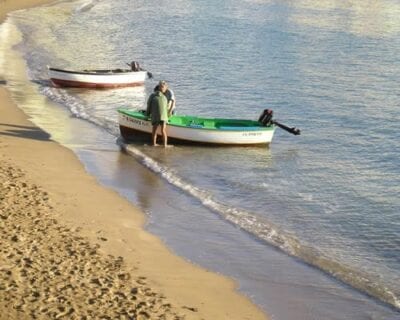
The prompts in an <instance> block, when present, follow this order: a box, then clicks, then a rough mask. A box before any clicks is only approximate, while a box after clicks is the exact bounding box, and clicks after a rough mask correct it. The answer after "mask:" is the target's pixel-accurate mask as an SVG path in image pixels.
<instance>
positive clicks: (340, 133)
mask: <svg viewBox="0 0 400 320" xmlns="http://www.w3.org/2000/svg"><path fill="white" fill-rule="evenodd" d="M0 52H1V55H0V77H1V78H2V80H3V82H5V83H6V86H7V88H8V89H10V90H11V92H12V96H13V98H14V100H15V101H16V102H17V104H18V106H19V107H20V108H21V109H23V110H24V111H25V112H26V113H27V114H28V115H29V116H30V117H31V118H32V120H33V121H34V122H35V123H36V124H37V125H39V126H40V127H42V128H43V129H44V130H46V131H47V132H48V133H50V135H51V137H52V139H53V140H55V141H58V142H59V143H61V144H63V145H64V146H66V147H68V148H70V149H72V150H73V151H74V152H75V153H76V154H77V156H78V157H79V159H80V160H81V161H82V163H83V164H84V165H85V167H86V170H87V171H88V172H90V173H91V174H93V175H94V176H96V177H97V179H98V180H99V181H100V182H101V183H102V184H104V185H105V186H108V187H111V188H113V189H115V190H117V191H118V192H119V193H120V194H122V195H123V196H125V197H126V198H127V199H129V200H130V201H132V203H134V204H135V205H137V206H138V207H140V208H141V209H142V210H143V211H144V212H145V213H146V215H147V216H148V223H147V226H146V228H147V229H148V230H149V231H150V232H152V233H154V234H156V235H157V236H159V237H160V238H161V239H162V240H163V241H164V242H165V243H166V244H167V246H168V247H170V248H171V249H172V250H173V251H174V252H176V253H177V254H179V255H181V256H183V257H185V258H186V259H187V260H189V261H192V262H193V263H196V264H198V265H200V266H203V267H205V268H207V269H210V270H212V271H215V272H218V273H221V274H225V275H227V276H229V277H232V278H234V279H235V280H236V281H237V283H238V287H239V290H240V291H241V292H242V293H243V294H246V295H247V296H249V297H250V298H251V299H252V301H254V302H255V303H256V304H257V305H259V306H260V307H261V308H263V309H264V310H265V312H266V313H267V314H269V315H270V316H271V317H272V319H277V320H308V319H324V320H325V319H326V320H331V319H352V320H354V319H385V320H386V319H400V236H399V235H400V166H399V156H400V130H399V129H400V125H399V124H400V90H399V89H400V76H399V75H400V3H399V2H398V1H397V0H376V1H358V0H347V1H328V0H320V1H318V0H296V1H285V0H275V1H273V0H218V1H216V0H201V1H200V0H196V1H194V0H193V1H191V0H187V1H183V0H169V1H154V0H146V1H144V0H118V1H116V0H113V1H111V0H98V1H57V2H55V3H54V4H52V5H46V6H43V7H38V8H33V9H29V10H22V11H17V12H14V13H12V14H11V15H10V16H9V19H8V20H7V21H6V22H5V23H3V24H2V25H1V26H0ZM19 57H20V58H19ZM132 60H136V61H139V62H140V63H141V65H142V67H144V68H145V69H147V70H148V71H151V72H152V73H153V76H154V79H153V80H149V81H148V82H147V83H146V85H145V86H141V87H134V88H120V89H110V90H88V89H86V90H84V89H76V88H75V89H74V88H69V89H66V88H56V87H54V86H53V85H52V84H51V83H50V82H49V79H48V74H47V66H52V67H59V68H67V69H72V70H73V69H90V68H99V69H107V68H124V67H125V66H126V63H127V62H130V61H132ZM161 79H163V80H166V81H168V82H169V84H170V87H171V88H172V89H173V90H174V92H175V95H176V98H177V112H178V113H179V114H191V115H203V116H212V117H232V118H249V119H257V118H258V116H259V114H260V113H261V112H262V110H263V109H266V108H271V109H273V110H274V116H275V119H276V120H279V121H280V122H282V123H284V124H287V125H289V126H290V127H293V126H296V127H298V128H300V129H301V131H302V134H301V135H300V136H293V135H290V134H289V133H287V132H285V131H283V130H280V129H277V131H276V133H275V136H274V139H273V142H272V144H271V146H270V147H269V148H267V147H224V148H212V147H195V146H190V147H189V146H175V147H173V148H169V149H166V150H165V149H164V148H152V147H149V146H147V145H141V144H129V145H127V144H124V143H123V141H122V140H121V138H120V137H119V129H118V119H117V112H116V110H117V109H118V108H119V107H130V108H133V109H143V108H144V106H145V103H146V97H147V96H148V95H149V94H150V93H151V92H152V90H153V88H154V86H155V85H156V83H157V81H158V80H161ZM60 165H62V164H60ZM193 289H194V290H195V288H193Z"/></svg>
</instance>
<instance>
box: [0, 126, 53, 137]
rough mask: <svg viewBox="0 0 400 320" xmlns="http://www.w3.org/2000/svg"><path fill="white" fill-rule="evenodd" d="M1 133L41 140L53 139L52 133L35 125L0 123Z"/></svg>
mask: <svg viewBox="0 0 400 320" xmlns="http://www.w3.org/2000/svg"><path fill="white" fill-rule="evenodd" d="M0 135H2V136H11V137H17V138H24V139H33V140H40V141H51V139H50V135H49V134H48V133H47V132H44V131H43V130H41V129H39V128H36V127H33V126H20V125H15V124H8V123H0Z"/></svg>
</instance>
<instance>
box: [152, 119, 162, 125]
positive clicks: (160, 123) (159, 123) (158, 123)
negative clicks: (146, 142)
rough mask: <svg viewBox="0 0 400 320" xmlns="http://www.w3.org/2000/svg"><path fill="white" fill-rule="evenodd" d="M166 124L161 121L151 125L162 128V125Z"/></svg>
mask: <svg viewBox="0 0 400 320" xmlns="http://www.w3.org/2000/svg"><path fill="white" fill-rule="evenodd" d="M164 122H165V121H162V120H160V121H154V122H152V123H151V124H152V125H153V126H162V125H163V124H164Z"/></svg>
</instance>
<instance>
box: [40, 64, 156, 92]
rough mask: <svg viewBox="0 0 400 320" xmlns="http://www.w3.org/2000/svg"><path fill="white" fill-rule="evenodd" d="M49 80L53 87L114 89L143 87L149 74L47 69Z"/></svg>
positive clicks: (124, 71)
mask: <svg viewBox="0 0 400 320" xmlns="http://www.w3.org/2000/svg"><path fill="white" fill-rule="evenodd" d="M48 72H49V78H50V80H51V81H52V82H53V84H54V85H56V86H60V87H78V88H115V87H127V86H140V85H143V84H144V82H145V80H146V79H147V78H151V77H152V75H151V73H150V72H148V71H146V70H143V69H141V68H139V69H138V70H132V69H114V70H81V71H71V70H64V69H57V68H51V67H48Z"/></svg>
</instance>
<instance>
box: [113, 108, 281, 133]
mask: <svg viewBox="0 0 400 320" xmlns="http://www.w3.org/2000/svg"><path fill="white" fill-rule="evenodd" d="M117 111H118V112H119V113H120V114H124V115H126V116H130V117H132V118H135V119H138V120H143V121H147V122H150V119H149V118H148V117H147V116H145V115H144V114H143V113H140V112H138V111H134V110H127V109H118V110H117ZM132 113H133V114H134V115H133V114H132ZM172 117H187V118H194V119H196V120H198V121H199V122H201V121H203V122H204V121H205V120H209V121H220V122H222V121H226V122H231V123H232V122H247V123H254V124H255V125H253V126H219V127H217V126H214V127H207V126H204V125H201V124H194V125H193V126H190V125H188V124H179V123H171V122H167V125H168V126H174V127H179V128H186V129H191V130H211V131H234V132H236V131H243V132H245V131H249V132H255V131H268V130H274V129H275V126H274V125H270V126H263V125H262V124H261V123H259V122H258V121H256V120H249V119H225V118H202V117H196V116H186V115H173V116H172Z"/></svg>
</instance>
